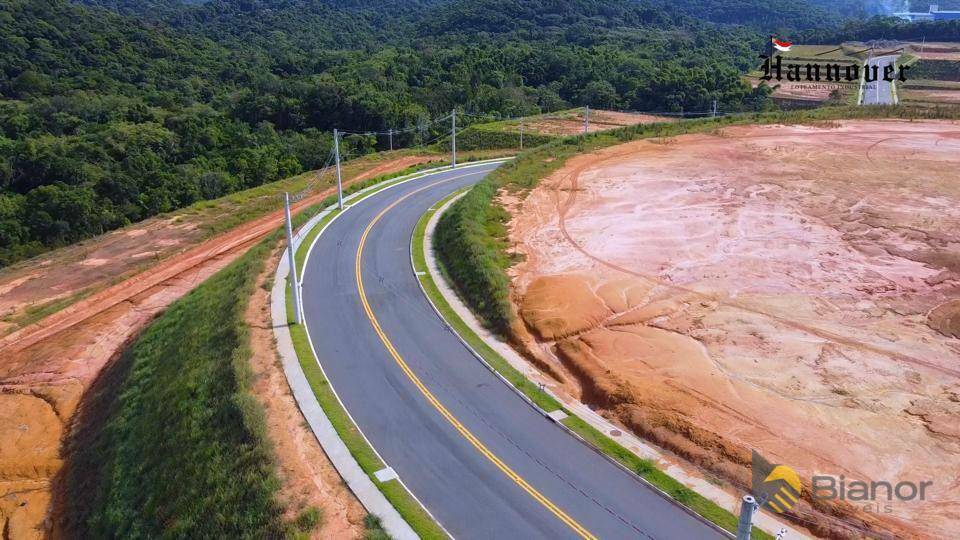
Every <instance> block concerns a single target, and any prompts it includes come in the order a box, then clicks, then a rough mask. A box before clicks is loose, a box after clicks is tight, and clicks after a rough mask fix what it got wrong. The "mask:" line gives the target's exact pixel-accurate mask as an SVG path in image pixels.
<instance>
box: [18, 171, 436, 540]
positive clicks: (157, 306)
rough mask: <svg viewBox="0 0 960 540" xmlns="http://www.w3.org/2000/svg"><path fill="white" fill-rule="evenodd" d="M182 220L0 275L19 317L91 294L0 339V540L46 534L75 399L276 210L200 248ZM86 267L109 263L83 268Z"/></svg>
mask: <svg viewBox="0 0 960 540" xmlns="http://www.w3.org/2000/svg"><path fill="white" fill-rule="evenodd" d="M418 159H419V160H427V159H430V158H428V157H416V156H408V157H403V158H399V159H395V160H391V161H388V162H385V163H381V164H378V165H377V166H376V167H375V169H376V170H369V171H368V170H356V171H351V173H350V174H349V175H348V176H347V177H346V178H347V179H346V182H347V184H350V183H353V182H357V181H361V180H363V179H366V178H370V177H372V176H376V175H379V174H384V173H387V172H392V171H398V170H403V169H405V168H407V167H409V166H410V165H412V164H415V163H417V162H419V161H416V160H418ZM411 160H414V161H413V162H411ZM331 193H333V190H332V189H325V190H322V191H320V192H317V193H315V194H314V195H311V196H309V197H307V198H305V199H303V200H301V201H299V202H298V203H297V204H295V205H294V207H293V211H294V212H298V211H301V210H303V209H304V208H306V207H308V206H310V205H312V204H315V203H317V202H320V201H322V200H323V199H324V198H325V197H327V196H328V195H330V194H331ZM188 219H189V218H184V219H170V218H157V219H152V220H148V221H147V222H144V224H142V225H138V226H137V227H136V228H135V229H124V230H120V231H115V232H113V233H110V234H107V235H104V236H103V237H100V238H97V239H93V240H90V241H88V242H86V243H84V244H80V245H75V246H71V247H68V248H65V249H63V250H57V251H55V252H52V253H50V254H48V255H46V256H44V257H43V258H42V259H39V260H35V261H30V262H29V264H22V265H18V266H16V267H13V268H9V269H5V270H4V271H3V273H2V274H0V309H7V310H13V311H15V312H17V313H20V312H22V311H23V310H25V309H26V308H25V306H29V305H34V304H45V303H46V302H48V301H49V299H50V297H51V296H54V295H55V296H56V297H64V296H68V295H70V294H71V291H80V290H87V289H91V290H96V291H98V292H94V293H93V294H90V295H89V296H87V297H85V298H83V299H82V300H79V301H78V302H76V303H74V304H72V305H70V306H69V307H66V308H64V309H62V310H60V311H58V312H56V313H54V314H52V315H50V316H48V317H46V318H44V319H42V320H40V321H39V322H37V323H35V324H31V325H29V326H25V327H19V328H15V329H13V331H12V332H10V333H9V334H7V335H6V336H3V337H2V338H0V358H2V359H3V361H2V362H0V441H2V442H0V531H2V530H5V528H9V530H11V531H16V532H17V534H16V535H13V537H15V538H39V537H41V536H43V535H44V533H45V531H47V530H49V527H50V523H51V520H50V519H48V512H49V510H50V508H49V505H50V504H49V503H50V484H51V479H52V478H53V477H54V475H55V474H56V473H57V471H58V470H59V469H60V467H61V463H62V462H61V456H60V443H61V441H62V439H63V435H64V426H65V424H66V423H67V422H68V421H69V420H70V418H71V417H73V415H74V412H75V411H76V409H77V404H78V403H79V401H80V399H81V397H82V395H83V393H84V392H85V391H86V390H87V388H89V386H90V385H91V383H92V382H93V381H94V379H95V378H96V376H97V374H98V373H100V371H101V370H102V369H103V367H104V366H105V365H106V364H108V363H109V362H110V361H111V360H112V359H113V358H115V357H116V356H117V355H118V354H119V353H120V352H121V351H122V350H123V349H124V347H125V346H126V345H127V344H128V342H129V341H130V340H131V339H133V338H134V337H135V336H136V334H137V333H138V332H139V331H140V330H141V329H142V328H143V327H145V326H146V325H147V324H148V323H149V322H150V321H151V320H153V318H154V317H156V316H157V315H158V314H160V313H161V312H162V311H163V310H164V309H165V308H166V307H167V306H169V305H170V304H171V303H172V302H174V301H175V300H177V299H178V298H180V297H181V296H183V295H184V294H186V293H187V292H189V291H190V290H192V289H193V288H194V287H196V286H197V285H198V284H200V283H202V282H203V281H204V280H206V279H207V278H208V277H210V276H212V275H213V274H214V273H216V272H217V271H218V270H220V269H222V268H223V267H224V266H226V265H227V264H229V263H230V262H231V261H233V260H235V259H236V258H237V257H239V256H240V255H242V254H243V253H245V252H246V251H247V249H249V248H250V247H251V246H252V245H254V244H255V243H256V242H258V241H259V240H260V239H262V238H263V237H264V236H266V235H267V234H269V233H270V232H272V231H274V230H276V228H277V227H279V226H280V225H281V224H282V222H283V211H282V210H277V211H273V212H270V213H268V214H266V215H264V216H263V217H261V218H258V219H255V220H252V221H250V222H248V223H246V224H244V225H243V226H240V227H237V228H236V229H233V230H231V231H228V232H226V233H224V234H221V235H219V236H216V237H214V238H211V239H209V240H206V241H202V242H201V241H200V240H199V238H200V236H199V235H194V233H193V232H192V231H194V230H196V228H197V227H196V226H195V224H191V222H189V221H187V220H188ZM198 219H200V218H198ZM138 231H145V232H142V233H141V232H138ZM164 247H171V248H172V249H173V251H163V248H164ZM184 247H188V249H185V250H183V248H184ZM145 248H150V249H151V250H153V251H159V252H164V253H167V255H168V256H167V257H166V258H151V259H150V260H149V261H147V262H149V263H150V265H151V266H149V267H147V268H146V269H145V270H144V269H143V267H140V266H137V265H136V263H134V262H131V261H132V260H133V258H132V257H131V254H133V253H137V252H140V251H143V250H144V249H145ZM177 250H183V251H179V252H177ZM89 258H109V259H110V261H111V262H110V263H109V264H103V265H98V266H91V265H84V264H83V261H85V260H88V259H89ZM141 270H142V271H141ZM136 271H139V273H136V274H135V275H133V277H127V276H129V275H130V274H131V273H132V272H136Z"/></svg>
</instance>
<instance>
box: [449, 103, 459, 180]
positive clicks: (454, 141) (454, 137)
mask: <svg viewBox="0 0 960 540" xmlns="http://www.w3.org/2000/svg"><path fill="white" fill-rule="evenodd" d="M452 118H453V127H452V128H451V131H450V136H451V141H452V142H451V144H450V149H451V150H452V151H453V154H452V155H453V157H452V158H451V163H452V164H453V167H452V168H453V169H456V168H457V110H456V109H454V110H453V115H452Z"/></svg>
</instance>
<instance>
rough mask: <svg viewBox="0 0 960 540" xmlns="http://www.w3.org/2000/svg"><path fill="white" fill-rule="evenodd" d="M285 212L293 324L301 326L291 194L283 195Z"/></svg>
mask: <svg viewBox="0 0 960 540" xmlns="http://www.w3.org/2000/svg"><path fill="white" fill-rule="evenodd" d="M283 211H284V214H285V215H286V218H287V261H288V262H289V264H290V283H291V285H292V286H293V322H295V323H296V324H300V283H299V281H297V258H296V256H295V254H294V252H293V221H292V220H291V219H290V194H289V193H284V194H283Z"/></svg>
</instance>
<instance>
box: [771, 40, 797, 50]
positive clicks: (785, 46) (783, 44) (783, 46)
mask: <svg viewBox="0 0 960 540" xmlns="http://www.w3.org/2000/svg"><path fill="white" fill-rule="evenodd" d="M770 41H772V42H773V48H775V49H777V50H778V51H783V52H787V51H789V50H790V46H791V45H793V43H790V42H789V41H780V40H779V39H777V38H770Z"/></svg>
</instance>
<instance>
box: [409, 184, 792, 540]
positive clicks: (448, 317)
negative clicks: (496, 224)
mask: <svg viewBox="0 0 960 540" xmlns="http://www.w3.org/2000/svg"><path fill="white" fill-rule="evenodd" d="M460 193H461V192H457V193H453V194H451V195H450V196H448V197H446V198H444V199H443V200H442V201H440V202H438V203H437V204H435V205H434V206H433V208H431V209H429V210H428V211H427V212H426V213H425V214H423V215H422V216H421V217H420V220H419V221H418V222H417V226H416V228H415V229H414V233H413V239H412V242H413V245H412V253H413V267H414V270H415V271H417V272H423V274H420V275H419V279H420V283H421V284H422V285H423V288H424V290H425V291H426V293H427V296H428V297H429V299H430V301H431V302H432V303H433V305H434V306H436V308H437V310H438V311H440V313H441V315H442V316H443V318H444V320H445V321H446V322H447V324H449V325H450V326H451V327H453V329H454V330H455V331H456V332H457V334H459V335H460V337H462V338H463V340H464V341H466V342H467V343H468V344H469V345H470V347H472V348H473V350H474V351H476V352H477V353H478V354H480V356H482V357H483V359H484V360H485V361H486V362H487V364H489V365H490V366H492V367H493V369H495V370H496V371H497V373H499V374H500V375H501V376H503V378H505V379H507V381H509V382H510V384H512V385H513V386H514V388H516V389H517V390H518V391H520V392H521V393H522V394H523V395H525V396H527V398H529V399H530V400H531V401H533V402H534V403H536V404H537V406H538V407H540V408H541V409H543V410H544V411H547V412H552V411H556V410H562V411H563V412H564V413H566V414H567V415H568V416H567V417H566V418H564V419H563V420H562V421H561V422H562V423H563V425H564V426H566V427H567V428H568V429H570V431H573V432H574V433H576V434H577V435H579V436H580V437H581V438H583V439H584V440H585V441H586V442H587V443H589V444H591V445H593V446H594V447H595V448H597V449H599V450H600V451H601V452H603V453H604V454H606V455H608V456H610V457H611V458H613V459H614V460H616V461H617V462H618V463H620V464H621V465H623V466H624V467H626V468H627V469H629V470H631V471H633V472H634V473H636V474H637V475H638V476H640V477H641V478H643V479H644V480H646V481H647V482H650V483H651V484H653V485H654V486H656V487H657V488H658V489H660V490H661V491H663V492H664V493H666V494H667V495H669V496H670V497H671V498H673V499H674V500H676V501H677V502H679V503H680V504H682V505H684V506H686V507H687V508H689V509H691V510H693V511H694V512H696V513H697V514H699V515H700V516H701V517H703V518H704V519H706V520H708V521H710V522H712V523H715V524H717V525H718V526H720V527H721V528H723V529H725V530H728V531H730V532H736V530H737V516H735V515H733V514H732V513H730V512H728V511H727V510H725V509H723V508H721V507H720V506H719V505H717V504H716V503H715V502H713V501H711V500H709V499H707V498H706V497H704V496H703V495H700V494H699V493H697V492H696V491H693V490H692V489H690V488H688V487H686V486H684V485H683V484H682V483H680V482H679V481H678V480H676V479H674V478H673V477H671V476H670V475H668V474H667V473H665V472H663V471H661V470H660V469H658V468H657V467H656V465H654V464H653V463H652V462H651V461H650V460H647V459H643V458H641V457H639V456H637V455H636V454H634V453H633V452H631V451H630V450H627V449H626V448H624V447H623V446H622V445H620V444H619V443H617V442H616V441H614V440H613V439H611V438H610V437H608V436H606V435H605V434H603V433H602V432H601V431H600V430H598V429H596V428H594V427H593V426H591V425H590V424H588V423H587V422H585V421H584V420H582V419H581V418H579V417H577V416H575V415H574V414H572V413H571V412H570V411H569V410H567V409H566V408H564V407H563V406H562V405H561V404H560V402H558V401H557V400H556V399H554V398H553V397H551V396H550V395H548V394H546V393H544V392H542V391H540V389H539V388H538V386H537V385H536V384H534V383H533V382H532V381H530V380H529V379H527V378H526V377H525V376H524V375H523V374H522V373H521V372H520V371H518V370H517V369H516V368H514V367H513V366H512V365H511V364H510V363H509V362H507V360H506V359H504V358H503V356H501V355H500V354H499V353H498V352H497V351H496V350H494V349H493V348H492V347H490V346H489V345H488V344H487V343H486V342H485V341H484V340H483V339H482V338H480V336H478V335H477V334H476V332H474V331H473V329H471V328H470V327H469V326H468V325H467V323H466V322H465V321H464V320H463V319H462V318H461V317H460V316H459V315H458V314H457V312H456V311H454V310H453V308H452V307H451V306H450V304H449V303H448V302H447V300H446V298H444V296H443V294H442V293H441V292H440V289H439V288H438V287H437V284H436V282H434V280H433V276H432V275H431V273H430V272H429V268H428V266H427V263H426V257H425V253H424V235H425V234H426V228H427V223H428V222H429V221H430V218H431V217H432V216H433V215H434V214H435V213H436V212H437V211H439V209H440V208H442V207H443V205H444V204H446V203H447V202H448V201H450V200H451V199H453V198H454V197H456V196H457V195H459V194H460ZM438 263H439V261H438ZM439 266H440V272H441V273H442V274H443V278H445V279H447V280H448V282H449V278H448V277H447V276H446V274H445V272H444V269H443V265H442V263H441V264H439ZM753 538H758V539H761V540H772V539H773V536H771V535H769V534H767V533H766V532H764V531H762V530H760V529H758V528H757V527H754V528H753Z"/></svg>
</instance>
